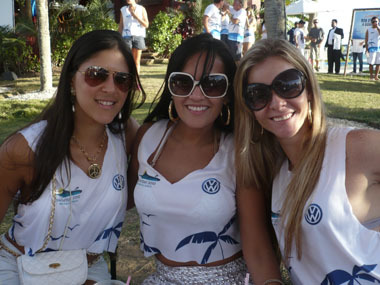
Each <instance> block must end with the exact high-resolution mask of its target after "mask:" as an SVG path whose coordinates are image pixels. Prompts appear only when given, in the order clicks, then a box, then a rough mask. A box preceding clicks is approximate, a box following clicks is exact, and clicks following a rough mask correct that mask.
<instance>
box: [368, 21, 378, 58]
mask: <svg viewBox="0 0 380 285" xmlns="http://www.w3.org/2000/svg"><path fill="white" fill-rule="evenodd" d="M368 51H369V52H380V35H379V32H378V31H377V29H376V28H372V27H370V28H368Z"/></svg>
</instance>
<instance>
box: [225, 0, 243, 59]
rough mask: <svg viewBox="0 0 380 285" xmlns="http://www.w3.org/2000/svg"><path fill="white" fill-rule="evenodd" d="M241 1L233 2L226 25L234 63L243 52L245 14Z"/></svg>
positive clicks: (235, 0)
mask: <svg viewBox="0 0 380 285" xmlns="http://www.w3.org/2000/svg"><path fill="white" fill-rule="evenodd" d="M243 4H244V3H243V0H234V4H233V6H230V13H231V16H230V23H229V25H228V45H229V48H230V50H231V52H232V55H233V56H234V59H235V61H239V60H240V59H241V56H242V52H243V40H244V28H245V22H246V20H247V12H246V10H245V9H243Z"/></svg>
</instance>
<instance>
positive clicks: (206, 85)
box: [168, 72, 228, 98]
mask: <svg viewBox="0 0 380 285" xmlns="http://www.w3.org/2000/svg"><path fill="white" fill-rule="evenodd" d="M168 82H169V84H168V85H169V86H168V87H169V91H170V93H171V94H172V95H173V96H177V97H187V96H190V94H191V93H193V91H194V89H195V86H199V88H200V89H201V91H202V93H203V95H204V96H205V97H207V98H221V97H223V96H225V95H226V93H227V89H228V78H227V76H226V75H225V74H223V73H210V74H208V75H205V76H203V77H202V78H201V80H199V81H197V80H194V77H193V76H192V75H191V74H188V73H185V72H172V73H171V74H170V76H169V80H168Z"/></svg>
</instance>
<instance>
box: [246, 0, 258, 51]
mask: <svg viewBox="0 0 380 285" xmlns="http://www.w3.org/2000/svg"><path fill="white" fill-rule="evenodd" d="M246 11H247V20H246V23H245V31H244V41H243V54H244V53H246V51H247V50H249V49H250V48H251V46H252V45H253V44H254V43H255V32H256V26H257V21H256V5H254V4H252V0H248V2H247V8H246Z"/></svg>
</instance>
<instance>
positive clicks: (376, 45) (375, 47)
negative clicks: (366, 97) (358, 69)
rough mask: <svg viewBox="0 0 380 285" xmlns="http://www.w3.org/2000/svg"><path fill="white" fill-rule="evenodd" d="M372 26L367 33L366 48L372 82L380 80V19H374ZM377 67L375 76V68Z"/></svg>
mask: <svg viewBox="0 0 380 285" xmlns="http://www.w3.org/2000/svg"><path fill="white" fill-rule="evenodd" d="M371 24H372V26H371V27H370V28H368V29H367V31H366V33H365V48H366V51H367V53H368V58H367V62H368V64H369V77H370V79H371V80H379V69H380V27H379V18H377V17H376V16H375V17H372V19H371ZM374 65H376V71H375V75H373V66H374Z"/></svg>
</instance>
